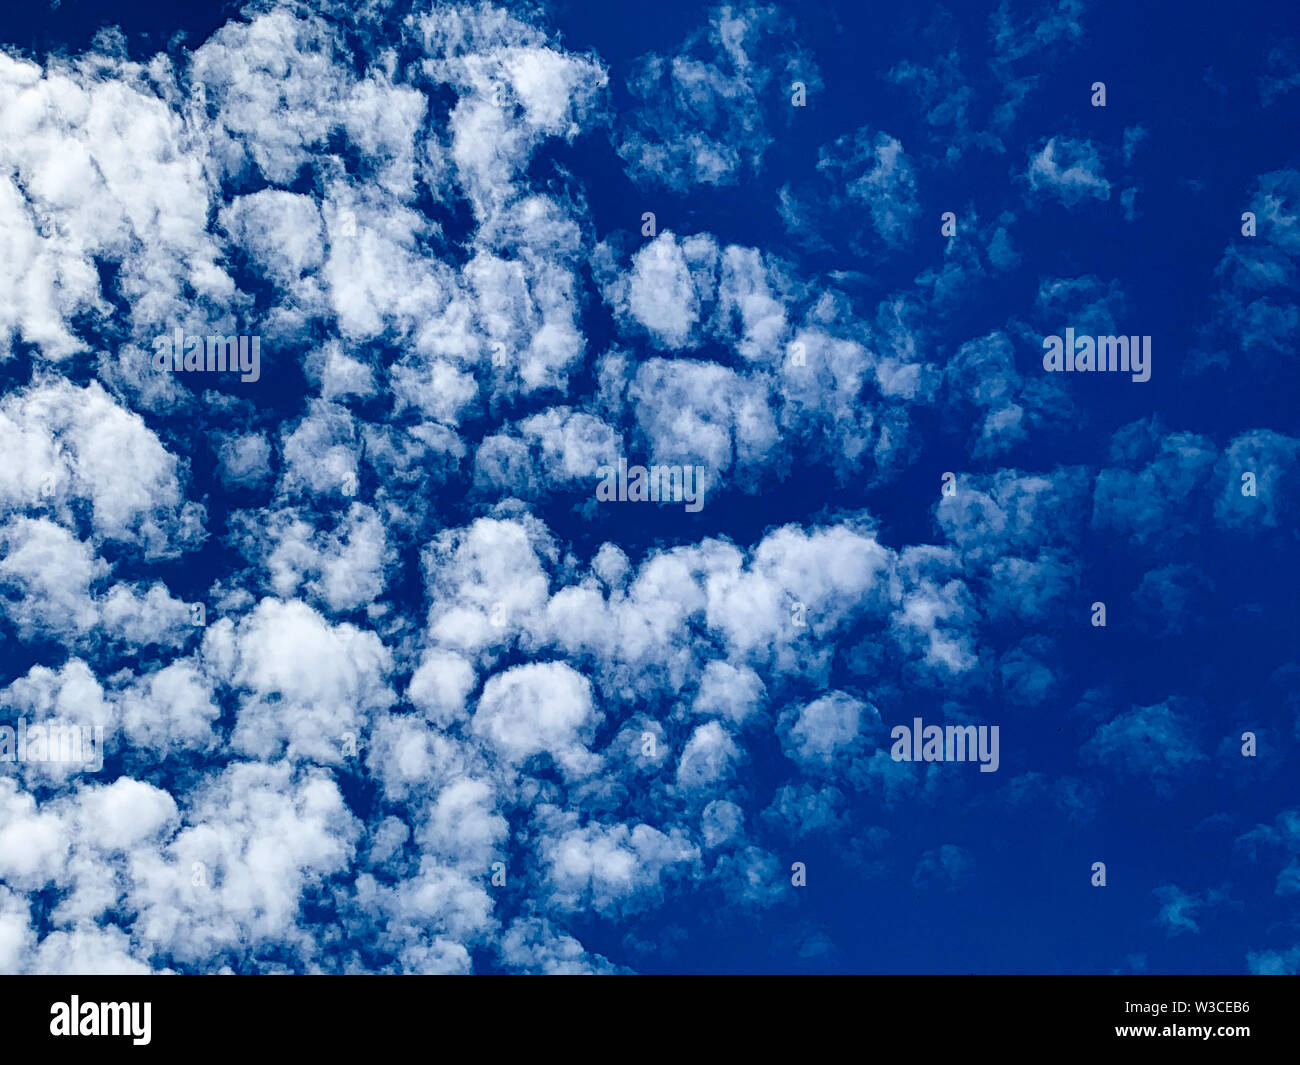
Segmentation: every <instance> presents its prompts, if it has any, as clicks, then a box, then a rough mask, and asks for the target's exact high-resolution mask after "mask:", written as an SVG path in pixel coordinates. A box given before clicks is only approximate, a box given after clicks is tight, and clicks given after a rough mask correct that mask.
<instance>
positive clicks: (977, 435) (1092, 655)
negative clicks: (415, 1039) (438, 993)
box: [0, 0, 1300, 973]
mask: <svg viewBox="0 0 1300 1065" xmlns="http://www.w3.org/2000/svg"><path fill="white" fill-rule="evenodd" d="M0 53H2V54H0V86H2V88H0V162H2V163H3V166H0V244H2V245H3V247H4V249H5V252H4V254H3V255H0V382H2V383H3V396H2V397H0V443H2V445H3V447H4V451H5V454H6V456H7V457H8V461H7V462H6V463H4V464H3V469H0V647H3V650H2V651H0V726H3V727H4V728H8V729H10V730H12V734H11V735H9V736H8V740H6V735H7V734H6V733H5V732H4V731H2V730H0V971H5V972H111V973H116V972H148V971H173V972H214V971H234V972H280V971H291V972H412V973H414V972H469V971H475V972H627V971H635V972H648V973H673V972H715V971H725V972H898V973H911V972H945V973H948V972H951V973H967V972H979V973H1000V972H1032V973H1056V972H1061V973H1067V972H1083V973H1112V972H1150V973H1165V972H1177V973H1190V972H1216V973H1217V972H1224V973H1241V972H1256V973H1295V972H1296V971H1297V969H1298V968H1300V911H1298V910H1297V906H1296V900H1297V897H1298V896H1300V789H1298V788H1297V786H1296V783H1295V781H1296V779H1297V768H1298V766H1297V753H1296V745H1297V741H1298V740H1300V697H1298V696H1297V691H1298V690H1300V661H1298V660H1297V655H1296V636H1297V633H1298V632H1300V617H1298V615H1297V605H1296V602H1297V600H1296V588H1297V575H1298V574H1297V564H1296V562H1295V552H1296V546H1297V545H1296V540H1297V534H1296V529H1297V525H1296V517H1297V507H1296V503H1295V498H1296V497H1295V492H1294V482H1295V478H1296V476H1297V474H1298V473H1300V470H1297V464H1298V463H1300V435H1298V434H1297V418H1296V415H1295V401H1296V398H1297V389H1296V385H1297V373H1296V369H1295V363H1294V356H1295V351H1296V346H1297V341H1298V340H1300V307H1298V306H1297V300H1296V293H1297V286H1298V280H1297V279H1298V276H1300V157H1297V142H1296V138H1295V130H1296V129H1297V128H1300V123H1298V121H1297V120H1298V118H1300V115H1298V114H1297V110H1298V108H1300V25H1298V24H1297V19H1296V16H1295V13H1294V8H1293V6H1289V5H1283V4H1273V3H1261V4H1252V5H1248V6H1247V7H1245V8H1233V9H1230V10H1225V9H1223V8H1222V7H1221V6H1219V5H1209V4H1172V3H1158V4H1149V5H1142V9H1141V10H1140V11H1135V10H1133V9H1132V7H1131V5H1127V4H1121V3H1096V2H1085V0H1059V2H1047V3H1014V4H1012V3H1003V4H1000V5H981V6H980V7H979V8H978V9H975V8H973V7H971V6H969V5H961V6H953V7H948V8H946V7H940V6H923V7H919V8H916V7H913V6H911V5H899V6H898V8H897V9H895V8H894V7H891V6H887V5H877V4H867V5H860V4H834V5H813V6H812V7H811V8H810V7H809V6H808V5H798V6H781V5H773V6H763V5H750V6H746V5H733V6H731V7H706V6H697V5H681V4H658V5H653V6H650V7H637V6H635V5H633V6H631V7H628V8H627V9H624V8H623V7H621V6H619V5H612V4H608V3H600V4H597V3H586V2H582V3H577V2H573V3H560V4H554V5H548V4H541V5H536V6H533V5H527V6H523V5H518V6H510V7H505V8H502V7H493V6H491V5H483V6H475V7H471V6H466V7H456V6H452V5H446V4H430V3H417V4H411V3H407V2H399V3H394V2H391V0H369V2H367V3H361V4H356V3H342V2H338V3H335V2H333V0H316V2H313V3H309V4H302V5H296V4H290V3H283V2H264V3H257V4H252V5H249V6H248V7H246V8H242V9H237V8H236V7H234V6H224V5H215V4H214V5H203V4H190V5H188V6H187V7H185V8H183V9H178V7H177V6H176V5H161V4H112V3H110V4H104V5H96V6H95V7H94V8H93V9H92V8H91V7H90V5H86V4H83V3H81V2H79V0H65V2H64V3H62V4H61V5H59V6H57V7H48V6H33V7H29V8H26V9H23V10H22V11H20V12H14V13H8V12H7V13H6V14H5V16H4V17H3V19H2V20H0ZM1096 83H1103V84H1104V96H1105V100H1104V106H1098V105H1097V104H1100V96H1099V95H1098V88H1097V85H1096ZM796 84H797V86H798V88H796ZM1094 101H1096V104H1095V103H1094ZM946 212H951V219H947V218H946V214H945V213H946ZM1247 212H1249V215H1250V220H1247V218H1246V217H1245V215H1246V213H1247ZM647 214H649V215H652V216H653V219H652V220H648V219H647ZM945 222H947V223H948V224H945ZM178 329H179V330H181V333H182V336H186V337H200V338H203V337H207V336H213V337H227V336H232V337H244V338H247V340H246V344H245V347H244V349H243V350H244V352H245V358H246V359H247V358H248V357H249V355H250V354H251V352H252V351H254V350H255V351H256V352H257V353H258V360H257V362H256V363H251V362H246V363H245V364H244V367H243V369H244V371H245V372H244V373H243V374H242V375H241V373H239V372H232V371H231V370H229V369H227V370H224V371H223V370H218V369H212V370H206V369H201V370H195V369H185V368H184V366H183V364H182V368H181V369H179V370H177V369H176V368H175V366H174V365H170V364H169V365H168V367H167V368H160V366H159V365H158V364H157V363H156V356H157V353H158V352H159V351H160V350H163V351H166V350H169V345H170V341H169V339H168V338H171V337H173V336H174V335H175V331H176V330H178ZM1067 330H1070V331H1072V335H1075V336H1077V337H1085V336H1086V337H1089V338H1091V337H1115V336H1123V337H1132V338H1134V339H1135V340H1136V339H1137V338H1149V340H1148V344H1149V348H1148V350H1149V352H1150V356H1149V359H1150V361H1149V367H1148V368H1149V371H1150V373H1149V379H1148V380H1134V377H1135V376H1137V375H1136V374H1132V373H1127V372H1119V371H1113V372H1111V371H1108V372H1093V373H1087V372H1074V373H1067V372H1051V371H1049V370H1048V369H1047V368H1046V366H1045V364H1044V347H1045V344H1044V342H1045V340H1046V339H1047V338H1050V337H1053V336H1065V335H1067V334H1066V331H1067ZM253 338H256V347H255V348H254V347H253ZM620 461H623V462H625V463H626V464H627V465H628V466H637V465H643V466H652V465H661V466H678V467H682V468H683V469H685V470H688V471H692V472H695V471H698V476H699V477H701V478H702V479H703V480H702V483H703V486H704V487H703V496H702V502H701V505H699V506H698V507H691V506H689V505H687V503H686V501H683V500H679V501H669V502H650V501H636V500H635V499H624V500H623V501H602V499H601V497H600V496H598V494H597V486H598V484H600V482H601V480H602V471H603V470H605V469H609V468H617V466H618V464H619V462H620ZM949 474H951V475H952V476H951V477H946V476H945V475H949ZM945 483H947V484H949V485H950V488H949V489H948V490H947V491H945V490H944V487H943V486H944V484H945ZM1095 604H1104V606H1105V625H1104V626H1102V625H1098V624H1095V623H1094V621H1095V619H1096V618H1097V616H1098V612H1097V610H1096V607H1095ZM917 718H920V719H921V720H922V721H923V722H924V724H925V725H930V726H934V725H938V726H945V727H948V728H951V729H954V730H955V729H957V728H964V727H966V726H972V727H973V728H975V729H976V730H983V731H982V732H981V735H983V736H984V737H986V738H987V737H989V736H991V735H996V736H997V739H998V745H999V746H998V758H997V762H996V769H993V768H992V763H991V762H988V763H987V764H986V765H984V766H983V768H985V769H989V770H990V771H987V772H986V771H981V768H982V767H981V765H980V764H978V763H977V762H975V761H971V760H966V761H958V760H954V759H944V760H933V761H921V762H915V761H907V760H900V759H898V758H895V757H894V756H893V752H895V750H896V745H895V743H894V739H895V736H896V734H895V733H894V730H895V728H896V727H899V726H904V725H905V726H908V727H909V728H910V727H911V726H912V723H913V721H914V720H915V719H917ZM52 726H71V727H73V728H75V729H77V730H78V734H79V735H82V734H83V733H82V732H81V730H85V732H84V735H85V736H86V737H87V741H88V742H89V738H90V737H91V736H93V735H95V731H94V730H95V729H101V730H102V733H101V734H102V736H103V759H102V765H84V764H80V763H74V762H68V761H62V762H60V761H52V760H50V759H48V758H45V757H43V756H41V755H39V754H33V753H32V751H31V749H30V747H29V748H27V749H25V752H24V753H25V756H24V757H20V756H19V740H18V737H19V729H20V728H21V729H22V730H23V733H24V735H25V734H26V733H27V731H28V730H31V729H33V728H34V729H37V730H38V732H39V731H40V730H44V729H48V728H50V727H52ZM993 729H996V730H997V731H996V733H993V732H992V731H991V730H993ZM1247 733H1249V734H1251V737H1252V738H1251V739H1250V740H1249V741H1247V740H1246V734H1247ZM6 742H8V744H9V747H8V748H6V746H5V744H6ZM1246 748H1249V751H1250V753H1243V752H1244V750H1245V749H1246ZM6 750H8V751H11V752H13V753H12V755H11V756H10V757H9V758H8V760H7V761H6V760H5V757H6ZM985 761H986V762H987V759H986V760H985ZM1096 863H1104V867H1105V870H1104V875H1105V883H1104V886H1103V885H1101V884H1099V883H1095V881H1098V880H1099V879H1100V878H1099V874H1098V872H1097V865H1096ZM796 881H797V882H798V883H796Z"/></svg>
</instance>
